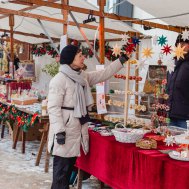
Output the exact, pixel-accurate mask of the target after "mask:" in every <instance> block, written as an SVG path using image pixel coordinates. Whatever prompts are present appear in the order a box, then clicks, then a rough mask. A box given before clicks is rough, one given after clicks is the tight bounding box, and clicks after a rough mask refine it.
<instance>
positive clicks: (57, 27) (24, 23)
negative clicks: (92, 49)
mask: <svg viewBox="0 0 189 189" xmlns="http://www.w3.org/2000/svg"><path fill="white" fill-rule="evenodd" d="M56 3H61V1H57V2H56ZM69 5H72V6H76V7H81V8H86V9H89V10H98V9H97V8H96V7H95V6H93V5H91V4H89V3H88V2H86V1H85V0H70V1H69ZM26 7H28V6H25V5H20V4H13V3H10V2H9V3H5V4H2V3H0V8H6V9H12V10H20V9H23V8H26ZM26 12H28V13H32V14H37V15H43V16H47V17H51V18H58V19H63V15H62V13H61V10H60V9H55V8H50V7H45V6H41V7H38V8H36V9H32V10H29V11H26ZM73 15H74V16H75V18H76V20H77V21H78V22H79V23H83V20H85V19H87V18H88V15H87V14H81V13H76V12H73ZM1 16H3V15H2V14H0V17H1ZM96 20H97V23H95V22H92V23H90V25H94V26H98V25H99V23H98V22H99V18H98V17H96ZM69 21H73V20H72V18H71V17H70V16H69ZM41 22H42V23H43V25H44V26H45V28H46V30H47V32H48V34H49V35H50V36H51V37H56V38H60V37H61V35H62V34H63V24H61V23H55V22H49V21H43V20H41ZM105 28H110V29H116V30H120V31H125V32H127V31H134V32H136V30H134V29H133V28H131V27H130V26H128V25H127V24H125V23H123V22H119V21H118V22H117V21H116V22H115V21H114V20H111V19H107V18H106V19H105ZM0 29H7V30H9V29H10V27H9V17H7V18H3V19H0ZM83 30H84V32H85V34H86V36H87V38H88V39H94V36H95V33H96V30H91V29H86V28H83ZM14 31H21V32H25V33H31V34H38V35H39V34H41V33H42V34H44V31H43V29H42V28H41V26H40V24H39V23H38V21H37V19H34V18H28V17H23V16H17V15H15V26H14ZM97 36H98V35H97ZM68 37H69V38H72V39H77V40H83V37H82V35H81V34H80V32H79V30H78V29H77V27H76V26H69V27H68ZM120 37H121V35H119V34H114V33H107V32H106V34H105V38H106V39H114V38H120ZM14 38H15V39H18V40H20V41H25V42H28V43H32V44H35V43H42V42H48V41H49V40H48V39H41V38H39V39H37V38H35V37H28V36H23V35H17V34H14Z"/></svg>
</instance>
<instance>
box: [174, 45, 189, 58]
mask: <svg viewBox="0 0 189 189" xmlns="http://www.w3.org/2000/svg"><path fill="white" fill-rule="evenodd" d="M184 49H185V47H184V46H183V47H181V44H180V43H179V44H178V46H177V47H175V49H174V51H173V52H174V55H175V56H176V57H177V60H179V59H180V58H183V59H184V55H185V54H186V53H187V52H186V51H184Z"/></svg>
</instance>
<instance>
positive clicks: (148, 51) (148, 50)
mask: <svg viewBox="0 0 189 189" xmlns="http://www.w3.org/2000/svg"><path fill="white" fill-rule="evenodd" d="M142 54H143V56H142V57H144V58H145V57H146V58H152V54H153V52H152V48H148V47H147V48H144V49H143V51H142Z"/></svg>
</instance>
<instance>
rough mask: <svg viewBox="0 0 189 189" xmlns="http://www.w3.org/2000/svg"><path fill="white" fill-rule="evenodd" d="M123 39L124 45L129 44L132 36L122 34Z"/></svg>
mask: <svg viewBox="0 0 189 189" xmlns="http://www.w3.org/2000/svg"><path fill="white" fill-rule="evenodd" d="M121 38H122V39H121V41H123V42H124V43H128V41H129V38H130V36H129V35H127V34H126V33H125V34H121Z"/></svg>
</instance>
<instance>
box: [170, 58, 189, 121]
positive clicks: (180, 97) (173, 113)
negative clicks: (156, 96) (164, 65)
mask: <svg viewBox="0 0 189 189" xmlns="http://www.w3.org/2000/svg"><path fill="white" fill-rule="evenodd" d="M175 65H176V66H175V70H174V72H172V73H171V74H170V75H168V84H167V89H168V94H169V105H170V114H169V117H170V118H178V119H186V120H187V119H188V120H189V54H188V55H187V56H185V59H181V60H178V61H176V62H175Z"/></svg>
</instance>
